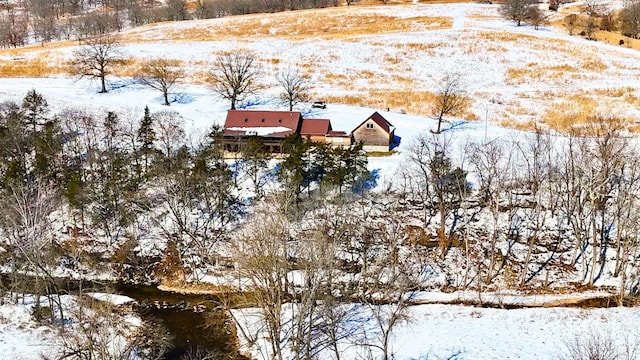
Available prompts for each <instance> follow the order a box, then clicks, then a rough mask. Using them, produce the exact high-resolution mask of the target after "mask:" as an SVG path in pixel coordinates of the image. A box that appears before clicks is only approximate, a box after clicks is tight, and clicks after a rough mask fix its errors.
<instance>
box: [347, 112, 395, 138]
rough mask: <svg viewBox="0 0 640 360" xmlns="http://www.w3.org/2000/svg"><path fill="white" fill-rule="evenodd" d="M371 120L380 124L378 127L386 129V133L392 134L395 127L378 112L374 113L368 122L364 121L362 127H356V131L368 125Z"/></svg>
mask: <svg viewBox="0 0 640 360" xmlns="http://www.w3.org/2000/svg"><path fill="white" fill-rule="evenodd" d="M369 119H371V120H373V122H375V123H376V124H378V126H380V127H381V128H382V129H384V131H386V132H387V133H389V134H390V133H391V128H392V127H393V125H391V123H390V122H388V121H387V119H385V118H384V117H383V116H382V115H380V114H379V113H378V112H377V111H376V112H374V113H373V114H372V115H371V116H369V117H368V118H367V120H365V121H363V122H362V123H361V124H360V125H358V126H357V127H356V129H357V128H359V127H360V126H362V125H364V123H366V122H367V121H368V120H369ZM354 131H355V129H354Z"/></svg>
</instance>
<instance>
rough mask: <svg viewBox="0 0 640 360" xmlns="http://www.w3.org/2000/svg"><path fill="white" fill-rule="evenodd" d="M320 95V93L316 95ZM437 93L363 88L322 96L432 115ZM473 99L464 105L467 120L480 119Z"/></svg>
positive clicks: (340, 100) (362, 104)
mask: <svg viewBox="0 0 640 360" xmlns="http://www.w3.org/2000/svg"><path fill="white" fill-rule="evenodd" d="M315 96H316V97H319V95H317V94H316V95H315ZM435 98H436V94H435V93H432V92H430V91H424V90H412V89H410V88H406V89H403V90H394V89H374V90H367V89H363V90H360V91H354V92H350V93H349V94H347V95H329V96H322V99H323V100H324V101H327V102H330V103H337V104H345V105H355V106H366V107H371V108H374V109H390V110H392V111H401V110H404V111H405V112H407V113H409V114H416V115H422V116H431V113H432V106H433V103H434V102H435ZM472 104H473V101H472V99H469V101H468V102H467V103H466V104H465V105H464V109H463V110H462V111H460V113H459V115H458V116H459V117H460V118H463V119H465V120H479V119H480V118H479V117H478V116H477V115H476V114H474V113H473V112H472V111H471V105H472Z"/></svg>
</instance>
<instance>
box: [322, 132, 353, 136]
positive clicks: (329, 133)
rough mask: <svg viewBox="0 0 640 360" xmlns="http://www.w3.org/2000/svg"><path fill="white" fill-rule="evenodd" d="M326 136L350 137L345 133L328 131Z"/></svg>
mask: <svg viewBox="0 0 640 360" xmlns="http://www.w3.org/2000/svg"><path fill="white" fill-rule="evenodd" d="M327 136H330V137H350V136H351V134H347V132H346V131H329V132H328V133H327Z"/></svg>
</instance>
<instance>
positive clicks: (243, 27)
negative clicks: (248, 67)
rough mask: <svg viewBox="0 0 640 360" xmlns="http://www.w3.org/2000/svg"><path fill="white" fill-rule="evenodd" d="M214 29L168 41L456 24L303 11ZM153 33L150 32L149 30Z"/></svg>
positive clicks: (167, 35)
mask: <svg viewBox="0 0 640 360" xmlns="http://www.w3.org/2000/svg"><path fill="white" fill-rule="evenodd" d="M224 20H225V21H224V22H219V23H216V25H214V26H209V27H203V26H202V23H201V22H193V23H192V24H193V26H192V27H189V28H184V27H180V28H169V29H165V30H164V31H163V32H162V38H163V39H164V40H189V41H205V40H206V41H209V40H216V39H221V38H228V37H240V38H242V37H253V36H265V37H268V36H274V37H285V38H294V39H296V38H307V37H311V36H313V37H315V38H318V37H322V38H348V37H353V36H358V35H375V34H383V33H391V32H407V31H424V30H433V29H443V28H450V27H451V25H452V24H453V20H452V19H451V18H450V17H445V16H437V17H430V16H416V17H410V18H397V17H394V16H387V15H381V14H366V13H358V12H354V11H352V10H351V9H349V8H347V7H338V8H330V9H320V10H319V9H316V10H300V11H291V12H284V13H276V14H270V15H269V16H268V17H265V16H251V15H249V16H237V17H236V16H231V17H228V18H225V19H224ZM147 30H149V29H147ZM148 33H149V31H144V29H143V30H142V31H141V32H134V33H132V34H131V35H129V36H127V40H128V41H144V40H145V38H144V34H148Z"/></svg>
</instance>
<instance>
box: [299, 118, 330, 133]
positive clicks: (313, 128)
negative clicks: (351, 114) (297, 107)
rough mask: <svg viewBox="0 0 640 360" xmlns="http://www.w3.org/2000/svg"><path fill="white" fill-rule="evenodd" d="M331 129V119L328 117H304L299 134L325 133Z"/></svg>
mask: <svg viewBox="0 0 640 360" xmlns="http://www.w3.org/2000/svg"><path fill="white" fill-rule="evenodd" d="M329 131H331V121H330V120H328V119H304V120H302V128H301V129H300V135H303V136H304V135H327V134H328V133H329Z"/></svg>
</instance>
